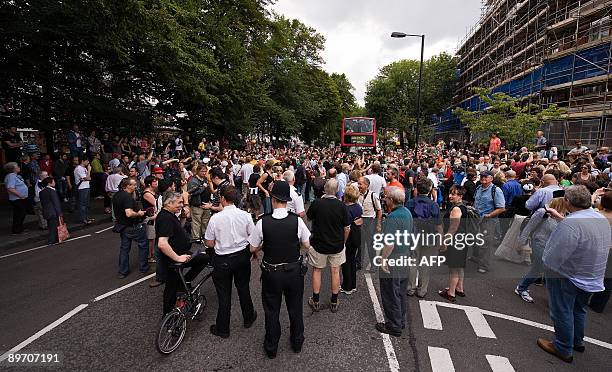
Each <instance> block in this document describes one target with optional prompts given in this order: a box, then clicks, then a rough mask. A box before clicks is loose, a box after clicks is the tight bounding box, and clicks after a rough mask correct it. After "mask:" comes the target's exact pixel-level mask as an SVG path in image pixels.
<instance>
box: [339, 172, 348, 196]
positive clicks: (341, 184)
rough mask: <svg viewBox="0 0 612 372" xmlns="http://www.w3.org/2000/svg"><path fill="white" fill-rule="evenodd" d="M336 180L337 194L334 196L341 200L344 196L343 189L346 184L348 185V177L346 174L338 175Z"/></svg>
mask: <svg viewBox="0 0 612 372" xmlns="http://www.w3.org/2000/svg"><path fill="white" fill-rule="evenodd" d="M337 179H338V193H337V194H336V196H337V197H338V199H342V196H344V189H345V188H346V184H347V183H348V180H349V176H348V175H347V174H346V173H340V174H339V175H338V177H337Z"/></svg>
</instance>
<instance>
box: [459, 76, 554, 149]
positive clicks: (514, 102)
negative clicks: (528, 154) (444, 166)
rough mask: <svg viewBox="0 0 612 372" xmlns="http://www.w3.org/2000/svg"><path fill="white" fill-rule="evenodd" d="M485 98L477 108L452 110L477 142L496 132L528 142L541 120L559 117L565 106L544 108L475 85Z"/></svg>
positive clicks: (508, 139) (512, 139)
mask: <svg viewBox="0 0 612 372" xmlns="http://www.w3.org/2000/svg"><path fill="white" fill-rule="evenodd" d="M474 93H476V94H477V95H478V96H479V97H480V99H481V100H482V101H483V102H484V104H485V105H484V106H485V107H484V108H483V109H481V110H480V111H468V110H465V109H462V108H456V109H455V110H453V113H454V114H455V115H456V116H457V117H458V118H459V120H461V122H462V123H463V124H465V125H466V126H467V127H468V128H469V130H470V132H471V133H472V135H473V136H475V137H476V138H477V139H478V140H479V141H480V142H484V141H487V139H488V135H489V134H491V133H497V135H498V136H499V137H500V138H502V139H504V140H506V142H507V143H522V144H524V143H530V142H531V141H532V139H533V136H534V133H535V132H536V130H538V128H539V127H540V126H541V124H542V123H543V122H544V121H547V120H554V119H558V118H559V117H560V116H561V115H562V114H563V113H564V110H562V109H560V108H558V107H557V106H556V105H554V104H552V105H549V106H548V107H546V108H545V109H543V110H539V107H538V106H537V105H534V104H528V103H527V104H521V100H520V99H518V98H514V97H511V96H509V95H507V94H506V93H501V92H498V93H491V90H489V89H485V88H475V89H474Z"/></svg>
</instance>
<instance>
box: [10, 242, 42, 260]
mask: <svg viewBox="0 0 612 372" xmlns="http://www.w3.org/2000/svg"><path fill="white" fill-rule="evenodd" d="M45 247H48V245H41V246H40V247H36V248H30V249H26V250H23V251H19V252H15V253H11V254H5V255H4V256H0V259H1V258H6V257H11V256H16V255H18V254H22V253H28V252H32V251H36V250H38V249H43V248H45Z"/></svg>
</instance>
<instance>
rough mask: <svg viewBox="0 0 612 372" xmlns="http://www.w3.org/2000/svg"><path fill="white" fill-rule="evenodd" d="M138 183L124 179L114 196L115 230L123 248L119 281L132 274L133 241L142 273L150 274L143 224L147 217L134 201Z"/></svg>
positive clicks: (120, 252) (120, 254) (121, 250)
mask: <svg viewBox="0 0 612 372" xmlns="http://www.w3.org/2000/svg"><path fill="white" fill-rule="evenodd" d="M137 182H138V181H136V180H135V179H133V178H124V179H122V180H121V183H120V184H119V188H120V189H121V190H120V191H119V192H117V193H116V194H115V196H113V210H114V211H115V217H116V218H117V222H116V223H115V227H114V228H113V231H114V232H117V233H119V234H120V235H121V246H120V248H119V279H123V278H125V277H126V276H128V274H129V273H130V249H131V247H132V240H134V241H136V243H137V244H138V261H139V268H140V272H141V273H143V274H146V273H148V272H149V263H148V254H149V247H148V242H147V233H146V229H145V224H144V223H143V222H142V220H143V217H144V215H145V211H144V210H140V209H139V208H138V206H137V205H136V200H134V192H135V191H136V187H137Z"/></svg>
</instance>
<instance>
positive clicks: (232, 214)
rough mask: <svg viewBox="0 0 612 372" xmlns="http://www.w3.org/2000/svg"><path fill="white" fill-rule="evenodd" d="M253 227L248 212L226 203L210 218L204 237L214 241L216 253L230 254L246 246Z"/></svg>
mask: <svg viewBox="0 0 612 372" xmlns="http://www.w3.org/2000/svg"><path fill="white" fill-rule="evenodd" d="M254 227H255V226H254V225H253V220H252V218H251V215H250V214H249V213H248V212H245V211H243V210H241V209H238V208H236V206H234V205H228V206H227V207H224V208H223V210H222V211H221V212H219V213H215V214H214V215H213V216H212V217H211V218H210V221H209V222H208V227H207V228H206V233H205V234H204V239H206V240H214V241H215V253H216V254H219V255H225V254H232V253H235V252H238V251H241V250H243V249H244V248H246V246H247V244H248V241H247V240H248V238H249V235H251V233H252V232H253V230H254Z"/></svg>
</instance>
